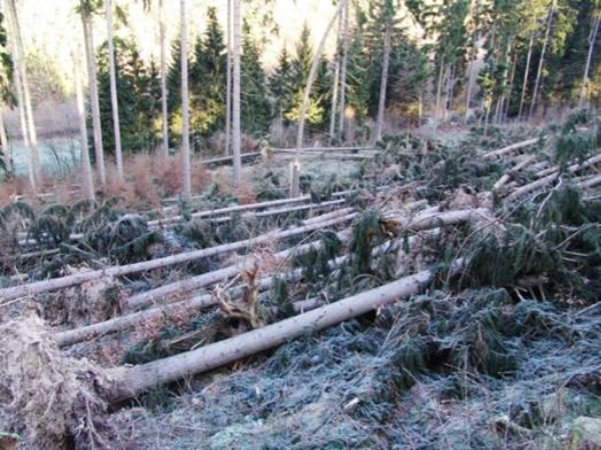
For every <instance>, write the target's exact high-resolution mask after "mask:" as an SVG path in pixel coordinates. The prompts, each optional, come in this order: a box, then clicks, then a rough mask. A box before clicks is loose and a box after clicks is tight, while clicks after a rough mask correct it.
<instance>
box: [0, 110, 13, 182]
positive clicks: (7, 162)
mask: <svg viewBox="0 0 601 450" xmlns="http://www.w3.org/2000/svg"><path fill="white" fill-rule="evenodd" d="M0 145H2V156H3V160H4V167H5V168H6V171H7V172H8V173H11V172H12V171H13V166H12V161H11V159H10V147H9V146H8V137H7V136H6V126H5V125H4V108H2V107H1V106H0Z"/></svg>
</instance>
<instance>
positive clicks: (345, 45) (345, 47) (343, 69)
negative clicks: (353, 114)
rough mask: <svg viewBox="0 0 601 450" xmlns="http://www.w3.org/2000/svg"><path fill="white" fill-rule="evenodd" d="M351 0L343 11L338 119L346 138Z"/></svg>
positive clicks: (341, 132) (341, 134)
mask: <svg viewBox="0 0 601 450" xmlns="http://www.w3.org/2000/svg"><path fill="white" fill-rule="evenodd" d="M349 5H350V2H347V3H346V5H345V6H344V10H343V12H342V15H343V18H342V20H341V23H342V60H341V61H340V116H339V121H338V136H339V137H340V139H341V140H342V139H343V138H344V125H345V124H344V119H345V110H346V74H347V66H348V53H349V41H350V34H349V22H350V8H349Z"/></svg>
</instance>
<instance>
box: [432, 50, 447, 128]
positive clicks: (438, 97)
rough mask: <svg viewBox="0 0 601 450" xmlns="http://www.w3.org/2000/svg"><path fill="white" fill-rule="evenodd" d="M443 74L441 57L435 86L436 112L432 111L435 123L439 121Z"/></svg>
mask: <svg viewBox="0 0 601 450" xmlns="http://www.w3.org/2000/svg"><path fill="white" fill-rule="evenodd" d="M444 73H445V61H444V56H443V57H442V58H441V60H440V69H439V72H438V83H437V85H436V105H435V109H436V111H434V117H435V118H436V121H437V122H438V121H439V120H440V119H441V114H440V112H441V106H440V104H441V102H442V86H443V83H444Z"/></svg>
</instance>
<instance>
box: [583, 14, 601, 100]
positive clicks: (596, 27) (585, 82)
mask: <svg viewBox="0 0 601 450" xmlns="http://www.w3.org/2000/svg"><path fill="white" fill-rule="evenodd" d="M600 22H601V14H598V15H597V17H595V24H594V26H593V30H592V31H591V35H590V36H589V38H588V42H589V46H588V56H587V57H586V67H585V69H584V77H583V79H582V87H581V88H580V99H579V100H578V108H583V107H584V103H585V101H586V92H587V87H588V77H589V73H590V71H591V63H592V61H593V52H594V50H595V42H597V35H598V34H599V23H600Z"/></svg>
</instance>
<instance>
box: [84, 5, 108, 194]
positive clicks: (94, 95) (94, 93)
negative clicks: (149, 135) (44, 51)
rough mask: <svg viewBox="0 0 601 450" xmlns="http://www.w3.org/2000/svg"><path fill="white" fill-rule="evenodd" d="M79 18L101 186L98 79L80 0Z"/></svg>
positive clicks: (103, 180)
mask: <svg viewBox="0 0 601 450" xmlns="http://www.w3.org/2000/svg"><path fill="white" fill-rule="evenodd" d="M81 7H82V11H81V20H82V24H83V30H84V40H85V51H86V61H87V66H88V89H89V91H90V104H91V106H92V108H91V109H92V130H93V134H94V152H95V154H96V170H97V172H98V178H99V180H100V184H101V186H102V187H103V188H104V187H106V169H105V165H104V164H105V162H104V148H103V143H102V125H101V123H100V102H99V100H98V80H97V78H96V58H95V56H94V53H95V52H94V33H93V30H92V22H91V17H90V11H89V9H88V8H87V6H86V5H85V2H84V1H83V0H82V1H81Z"/></svg>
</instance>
